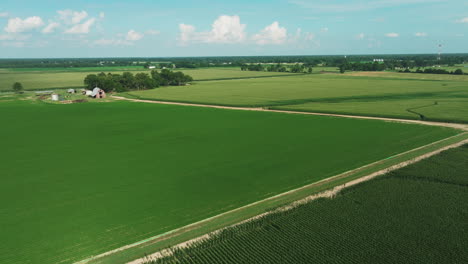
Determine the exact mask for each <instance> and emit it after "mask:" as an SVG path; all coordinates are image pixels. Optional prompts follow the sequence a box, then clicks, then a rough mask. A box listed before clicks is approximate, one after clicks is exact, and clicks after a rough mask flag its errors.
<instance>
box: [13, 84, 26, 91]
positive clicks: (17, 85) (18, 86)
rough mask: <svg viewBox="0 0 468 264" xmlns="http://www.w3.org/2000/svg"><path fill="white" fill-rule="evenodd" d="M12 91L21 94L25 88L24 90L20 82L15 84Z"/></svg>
mask: <svg viewBox="0 0 468 264" xmlns="http://www.w3.org/2000/svg"><path fill="white" fill-rule="evenodd" d="M12 90H13V91H14V92H15V93H21V92H23V90H24V88H23V85H22V84H21V83H19V82H15V83H14V84H13V87H12Z"/></svg>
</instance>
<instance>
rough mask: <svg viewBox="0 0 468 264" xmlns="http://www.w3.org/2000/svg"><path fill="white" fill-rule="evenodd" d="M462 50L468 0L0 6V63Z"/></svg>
mask: <svg viewBox="0 0 468 264" xmlns="http://www.w3.org/2000/svg"><path fill="white" fill-rule="evenodd" d="M438 43H442V44H443V46H444V48H443V50H444V52H447V53H456V52H468V49H467V48H468V1H466V0H376V1H364V0H347V1H343V0H329V1H326V0H309V1H307V0H273V1H261V0H238V1H209V0H198V1H188V0H186V1H157V0H153V1H150V0H135V1H115V0H114V1H110V0H100V1H90V0H74V1H65V0H54V1H52V0H43V1H25V0H2V3H1V4H0V58H24V57H36V58H41V57H131V56H138V57H170V56H241V55H325V54H395V53H435V52H436V51H437V44H438Z"/></svg>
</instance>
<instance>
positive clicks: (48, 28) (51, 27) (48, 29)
mask: <svg viewBox="0 0 468 264" xmlns="http://www.w3.org/2000/svg"><path fill="white" fill-rule="evenodd" d="M59 26H60V24H59V23H57V22H50V23H49V25H47V26H46V27H45V28H43V29H42V33H44V34H49V33H53V32H54V31H55V29H56V28H58V27H59Z"/></svg>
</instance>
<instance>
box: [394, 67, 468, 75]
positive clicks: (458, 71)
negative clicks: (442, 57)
mask: <svg viewBox="0 0 468 264" xmlns="http://www.w3.org/2000/svg"><path fill="white" fill-rule="evenodd" d="M399 72H405V73H428V74H453V75H463V74H467V73H464V72H463V70H462V69H456V70H454V71H448V70H445V69H437V68H436V69H434V68H427V69H424V70H422V69H420V68H418V69H416V71H410V69H405V70H404V71H403V70H400V71H399Z"/></svg>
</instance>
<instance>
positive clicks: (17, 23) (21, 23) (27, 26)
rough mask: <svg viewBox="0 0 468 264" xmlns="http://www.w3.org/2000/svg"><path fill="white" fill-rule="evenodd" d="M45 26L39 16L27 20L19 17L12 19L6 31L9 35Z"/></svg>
mask: <svg viewBox="0 0 468 264" xmlns="http://www.w3.org/2000/svg"><path fill="white" fill-rule="evenodd" d="M43 25H44V21H42V18H40V17H38V16H33V17H28V18H26V19H24V20H23V19H21V18H19V17H16V18H10V19H9V20H8V24H7V26H6V27H5V31H6V32H8V33H18V32H25V31H30V30H33V29H36V28H39V27H42V26H43Z"/></svg>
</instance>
